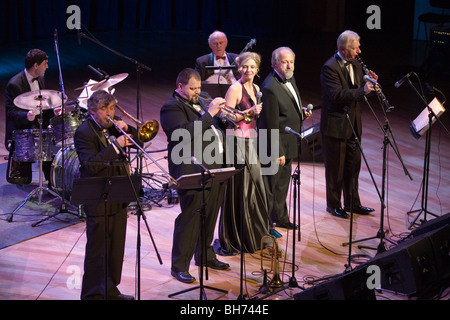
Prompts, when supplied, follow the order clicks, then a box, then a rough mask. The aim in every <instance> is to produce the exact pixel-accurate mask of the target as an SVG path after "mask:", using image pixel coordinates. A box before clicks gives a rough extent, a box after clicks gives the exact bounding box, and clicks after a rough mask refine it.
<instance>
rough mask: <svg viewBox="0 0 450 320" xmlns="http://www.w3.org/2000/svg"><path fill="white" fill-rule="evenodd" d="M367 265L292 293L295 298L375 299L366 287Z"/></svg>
mask: <svg viewBox="0 0 450 320" xmlns="http://www.w3.org/2000/svg"><path fill="white" fill-rule="evenodd" d="M368 277H369V274H367V266H364V267H359V268H357V269H355V270H352V271H350V272H347V273H344V274H342V275H340V276H338V277H336V278H334V279H331V280H328V281H326V282H324V283H321V284H318V285H315V286H313V287H311V288H308V289H306V290H304V291H301V292H299V293H296V294H294V299H295V300H375V292H374V290H372V289H369V288H368V287H367V279H368Z"/></svg>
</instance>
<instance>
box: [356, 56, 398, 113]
mask: <svg viewBox="0 0 450 320" xmlns="http://www.w3.org/2000/svg"><path fill="white" fill-rule="evenodd" d="M356 60H358V62H359V63H360V64H361V67H362V69H363V71H364V73H365V74H366V75H367V76H370V75H369V69H368V68H367V67H366V65H365V64H364V62H363V61H362V59H361V57H360V56H356ZM375 91H376V92H377V94H378V96H379V97H380V99H381V101H383V104H384V106H385V108H386V112H390V111H392V109H394V107H393V106H391V105H390V104H389V101H388V100H387V99H386V97H385V95H384V94H383V92H382V91H381V88H380V86H378V85H375Z"/></svg>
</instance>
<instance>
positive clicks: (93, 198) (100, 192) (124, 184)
mask: <svg viewBox="0 0 450 320" xmlns="http://www.w3.org/2000/svg"><path fill="white" fill-rule="evenodd" d="M130 183H132V186H133V187H132V188H130ZM140 185H141V177H140V176H130V177H128V176H117V177H89V178H79V179H75V180H74V181H73V192H72V197H71V203H72V204H74V205H81V204H84V205H86V204H100V203H104V204H105V230H104V233H105V255H104V256H105V257H104V259H105V262H104V264H105V267H104V268H105V270H104V271H105V272H104V277H105V279H104V281H105V299H107V296H108V213H107V209H106V208H107V205H108V203H127V202H132V201H134V200H135V199H136V193H135V191H134V190H137V189H139V187H140Z"/></svg>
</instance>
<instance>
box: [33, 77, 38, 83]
mask: <svg viewBox="0 0 450 320" xmlns="http://www.w3.org/2000/svg"><path fill="white" fill-rule="evenodd" d="M38 79H39V77H36V78H33V79H31V83H33V82H35V81H38Z"/></svg>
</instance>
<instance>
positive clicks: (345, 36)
mask: <svg viewBox="0 0 450 320" xmlns="http://www.w3.org/2000/svg"><path fill="white" fill-rule="evenodd" d="M359 39H360V37H359V35H358V34H357V33H356V32H354V31H351V30H345V31H344V32H342V33H341V34H340V36H339V37H338V39H337V49H338V50H339V48H348V45H349V43H351V42H353V41H355V40H359Z"/></svg>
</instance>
